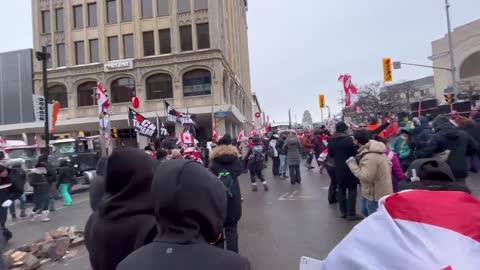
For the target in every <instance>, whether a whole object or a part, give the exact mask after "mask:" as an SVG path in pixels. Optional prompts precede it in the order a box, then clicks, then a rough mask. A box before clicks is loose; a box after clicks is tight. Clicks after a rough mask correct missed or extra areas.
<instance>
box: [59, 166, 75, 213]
mask: <svg viewBox="0 0 480 270" xmlns="http://www.w3.org/2000/svg"><path fill="white" fill-rule="evenodd" d="M68 163H69V162H68V160H66V159H62V160H61V161H60V168H59V169H58V189H59V190H60V194H62V197H63V202H64V204H65V206H70V205H71V204H72V196H70V193H68V190H69V186H70V184H71V182H72V179H73V176H74V171H73V168H72V167H71V166H70V164H68Z"/></svg>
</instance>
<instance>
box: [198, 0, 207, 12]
mask: <svg viewBox="0 0 480 270" xmlns="http://www.w3.org/2000/svg"><path fill="white" fill-rule="evenodd" d="M203 9H208V0H195V10H203Z"/></svg>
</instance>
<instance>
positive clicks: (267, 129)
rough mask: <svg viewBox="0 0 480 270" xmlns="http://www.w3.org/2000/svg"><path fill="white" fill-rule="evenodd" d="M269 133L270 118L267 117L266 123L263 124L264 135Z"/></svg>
mask: <svg viewBox="0 0 480 270" xmlns="http://www.w3.org/2000/svg"><path fill="white" fill-rule="evenodd" d="M268 132H270V116H268V115H267V121H266V122H265V133H268Z"/></svg>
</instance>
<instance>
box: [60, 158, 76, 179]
mask: <svg viewBox="0 0 480 270" xmlns="http://www.w3.org/2000/svg"><path fill="white" fill-rule="evenodd" d="M74 175H75V171H74V170H73V168H72V167H70V166H69V165H68V163H67V161H66V160H65V161H62V162H61V163H60V168H58V184H70V183H72V180H73V177H74Z"/></svg>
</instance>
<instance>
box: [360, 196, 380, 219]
mask: <svg viewBox="0 0 480 270" xmlns="http://www.w3.org/2000/svg"><path fill="white" fill-rule="evenodd" d="M377 209H378V202H377V201H370V200H367V199H365V198H364V197H362V214H363V215H364V216H365V217H368V216H370V215H371V214H373V213H375V212H376V211H377Z"/></svg>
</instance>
